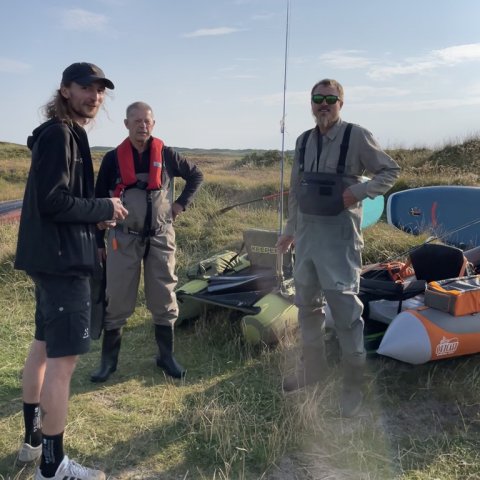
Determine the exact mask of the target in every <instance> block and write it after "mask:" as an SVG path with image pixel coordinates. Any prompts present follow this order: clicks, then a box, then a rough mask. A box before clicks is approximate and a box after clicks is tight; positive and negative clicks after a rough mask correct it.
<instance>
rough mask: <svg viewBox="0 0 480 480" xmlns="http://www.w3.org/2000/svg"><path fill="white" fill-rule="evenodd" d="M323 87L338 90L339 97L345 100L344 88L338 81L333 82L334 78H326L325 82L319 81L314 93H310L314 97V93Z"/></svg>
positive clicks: (313, 89)
mask: <svg viewBox="0 0 480 480" xmlns="http://www.w3.org/2000/svg"><path fill="white" fill-rule="evenodd" d="M319 85H323V86H324V87H334V88H336V89H337V90H338V97H339V98H340V100H343V87H342V85H341V84H340V82H337V81H336V80H333V78H324V79H323V80H320V81H318V82H317V83H316V84H315V85H314V86H313V87H312V91H311V92H310V95H313V92H314V91H315V89H316V88H317V87H318V86H319Z"/></svg>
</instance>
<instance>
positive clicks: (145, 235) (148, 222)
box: [115, 149, 152, 258]
mask: <svg viewBox="0 0 480 480" xmlns="http://www.w3.org/2000/svg"><path fill="white" fill-rule="evenodd" d="M115 167H116V169H117V178H119V179H120V181H121V179H122V176H121V174H120V166H119V165H118V156H117V150H116V149H115ZM147 186H148V183H147V182H142V181H140V180H138V181H137V183H136V184H134V185H129V186H126V187H125V188H124V190H128V189H129V188H139V189H140V190H145V195H146V202H147V211H146V213H145V221H144V223H143V231H142V235H141V239H142V242H146V245H145V253H144V254H143V258H146V257H147V255H148V252H149V250H150V231H151V228H152V191H151V190H146V188H147Z"/></svg>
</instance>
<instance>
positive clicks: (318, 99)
mask: <svg viewBox="0 0 480 480" xmlns="http://www.w3.org/2000/svg"><path fill="white" fill-rule="evenodd" d="M324 100H325V101H326V102H327V105H334V104H335V103H337V102H338V101H339V100H340V98H339V97H338V96H337V95H320V94H318V93H317V94H315V95H312V102H313V103H317V104H321V103H323V101H324Z"/></svg>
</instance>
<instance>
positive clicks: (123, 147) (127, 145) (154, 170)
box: [113, 137, 163, 197]
mask: <svg viewBox="0 0 480 480" xmlns="http://www.w3.org/2000/svg"><path fill="white" fill-rule="evenodd" d="M162 150H163V142H162V140H160V139H159V138H155V137H152V140H151V142H150V167H149V169H148V185H147V188H146V190H158V189H159V188H160V187H161V186H162V164H163V159H162ZM116 154H117V162H118V168H119V170H120V178H121V182H120V183H118V184H117V186H116V187H115V190H114V192H113V196H114V197H120V195H121V194H122V192H123V191H124V190H125V189H126V188H129V187H134V186H135V185H136V183H137V181H138V179H137V176H136V175H135V163H134V161H133V152H132V144H131V142H130V139H129V138H126V139H125V140H124V141H123V142H122V143H121V144H120V145H119V146H118V147H117V152H116Z"/></svg>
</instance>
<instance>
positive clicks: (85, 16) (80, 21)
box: [62, 8, 108, 31]
mask: <svg viewBox="0 0 480 480" xmlns="http://www.w3.org/2000/svg"><path fill="white" fill-rule="evenodd" d="M107 25H108V17H107V16H105V15H102V14H100V13H93V12H89V11H87V10H83V9H81V8H73V9H70V10H65V11H64V12H63V13H62V27H63V28H65V29H67V30H79V31H92V30H93V31H102V30H104V29H105V28H106V27H107Z"/></svg>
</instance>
